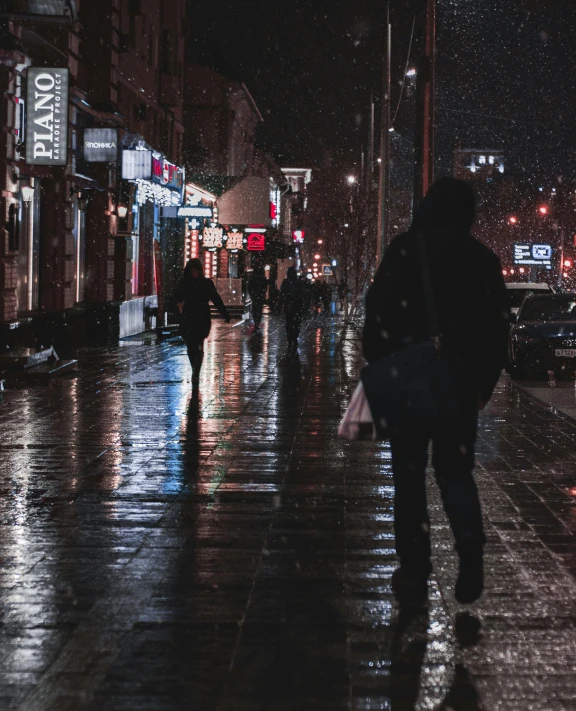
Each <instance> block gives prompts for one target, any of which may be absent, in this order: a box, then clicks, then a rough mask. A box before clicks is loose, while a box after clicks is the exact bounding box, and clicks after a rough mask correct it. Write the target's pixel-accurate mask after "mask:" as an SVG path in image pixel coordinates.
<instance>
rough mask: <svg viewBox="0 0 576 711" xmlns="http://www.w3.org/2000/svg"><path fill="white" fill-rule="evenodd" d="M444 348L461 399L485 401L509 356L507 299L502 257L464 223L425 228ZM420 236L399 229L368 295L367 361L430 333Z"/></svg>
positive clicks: (468, 403) (471, 404)
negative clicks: (470, 231)
mask: <svg viewBox="0 0 576 711" xmlns="http://www.w3.org/2000/svg"><path fill="white" fill-rule="evenodd" d="M424 234H425V244H426V255H427V260H428V265H429V270H430V276H431V281H432V289H433V292H434V296H435V300H436V309H437V312H438V319H439V322H440V331H441V345H442V353H443V355H444V357H445V358H446V359H447V360H448V362H449V363H450V365H451V369H452V372H453V375H454V378H455V380H456V383H457V385H458V388H459V392H460V396H461V400H462V403H463V405H465V406H466V407H467V408H472V409H475V408H477V407H478V403H479V401H483V402H487V401H488V400H489V399H490V397H491V395H492V392H493V390H494V387H495V385H496V383H497V381H498V378H499V377H500V373H501V371H502V368H503V366H504V363H505V359H506V344H507V336H508V320H509V313H508V306H507V300H506V287H505V284H504V280H503V278H502V270H501V267H500V262H499V260H498V257H497V256H496V255H495V254H494V253H493V252H492V251H491V250H490V249H488V247H486V246H484V245H483V244H481V243H480V242H478V241H477V240H476V239H474V238H473V237H471V236H470V234H469V233H468V231H467V230H466V229H464V228H461V227H460V228H459V227H455V226H452V227H448V226H447V227H444V228H437V229H435V230H431V231H428V232H425V233H424ZM420 254H421V250H420V248H419V243H418V236H417V234H416V233H415V232H407V233H405V234H402V235H399V236H398V237H396V238H395V239H394V240H393V241H392V243H391V244H390V246H389V247H388V249H387V250H386V252H385V254H384V258H383V260H382V263H381V265H380V267H379V269H378V271H377V273H376V276H375V279H374V283H373V284H372V286H371V287H370V289H369V291H368V294H367V297H366V324H365V327H364V355H365V357H366V359H367V360H368V362H371V361H374V360H377V359H378V358H380V357H382V356H384V355H388V354H390V353H392V352H394V351H396V350H398V349H400V348H402V347H403V346H405V345H407V344H409V343H412V342H418V341H421V340H425V339H426V338H427V337H428V336H429V335H430V333H429V327H428V318H427V315H426V308H425V300H424V287H423V283H422V270H421V267H420V266H419V265H420V264H421V261H420V256H419V255H420Z"/></svg>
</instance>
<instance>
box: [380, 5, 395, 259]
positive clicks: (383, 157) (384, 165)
mask: <svg viewBox="0 0 576 711" xmlns="http://www.w3.org/2000/svg"><path fill="white" fill-rule="evenodd" d="M391 66H392V25H391V24H390V2H388V7H387V11H386V48H385V53H384V67H383V72H382V74H383V77H382V79H383V81H382V120H381V131H380V187H379V194H378V236H377V243H376V259H377V263H378V264H380V262H381V260H382V255H383V253H384V248H385V247H386V245H387V242H388V234H389V231H390V230H389V222H390V128H391V126H390V103H391V102H390V99H391V96H390V91H391V71H392V69H391Z"/></svg>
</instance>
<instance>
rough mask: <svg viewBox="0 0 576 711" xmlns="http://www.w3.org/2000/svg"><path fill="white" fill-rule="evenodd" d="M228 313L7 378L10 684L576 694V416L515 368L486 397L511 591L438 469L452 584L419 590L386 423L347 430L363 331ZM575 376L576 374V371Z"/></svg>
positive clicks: (190, 692)
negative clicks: (464, 535) (292, 331)
mask: <svg viewBox="0 0 576 711" xmlns="http://www.w3.org/2000/svg"><path fill="white" fill-rule="evenodd" d="M285 347H286V344H285V337H284V333H283V330H282V328H281V326H280V324H279V323H278V322H276V321H275V320H273V319H270V318H265V321H264V326H263V334H262V337H261V338H258V337H253V336H250V335H249V333H248V332H247V330H246V328H245V327H243V326H240V327H237V328H230V327H227V326H225V325H224V324H222V323H221V322H217V324H216V326H215V328H214V331H213V335H212V338H211V340H210V342H209V344H208V346H207V354H206V360H205V366H204V369H203V373H202V380H201V395H200V396H199V397H198V398H193V397H191V384H190V370H189V364H188V361H187V358H186V354H185V349H184V346H183V345H181V344H178V343H176V344H175V343H164V344H162V345H157V344H155V343H154V341H153V340H150V341H149V340H146V339H144V340H138V339H136V340H133V341H130V342H126V343H124V344H123V345H122V347H119V348H115V349H107V350H102V351H94V352H90V353H86V354H84V355H83V356H82V357H81V359H80V368H79V371H78V373H77V374H75V375H73V376H66V377H62V378H59V379H52V380H50V381H49V382H47V383H44V384H41V383H32V384H26V383H20V384H17V383H14V382H8V384H7V390H6V392H4V393H3V394H2V398H3V399H2V400H1V401H0V453H1V459H0V487H1V497H0V563H1V564H0V661H1V664H0V709H2V710H4V709H6V710H8V709H18V710H20V711H40V710H51V709H58V711H83V710H85V709H86V710H89V711H144V710H146V711H180V710H182V711H336V710H338V709H355V710H358V711H360V710H368V709H392V711H399V710H402V711H404V710H408V709H443V710H445V711H448V710H449V709H454V710H455V711H478V710H480V709H482V710H483V711H499V710H502V711H504V710H506V711H516V710H518V711H520V710H521V711H527V710H529V709H534V710H538V711H556V710H560V709H576V674H575V669H576V602H575V598H576V582H575V576H576V447H575V443H576V420H574V419H571V418H570V416H569V414H570V413H567V412H564V411H562V410H561V409H560V408H557V407H553V406H551V405H550V404H547V403H545V402H542V401H541V400H538V399H536V398H535V397H534V395H533V394H532V393H530V392H525V391H524V390H522V389H521V388H518V387H517V386H515V385H512V384H511V383H510V381H509V380H508V379H507V377H504V378H503V380H502V381H501V383H500V385H499V387H498V392H497V394H496V397H495V399H494V401H493V403H492V404H491V405H490V407H489V409H488V410H487V411H486V412H485V413H484V414H483V417H482V422H481V433H480V441H479V446H478V458H479V466H478V481H479V485H480V489H481V493H482V497H483V500H484V502H485V514H486V525H487V533H488V538H489V544H488V552H487V578H488V580H487V591H486V593H485V595H484V597H483V598H482V600H481V601H480V602H479V603H477V604H476V605H474V606H470V607H469V608H463V607H461V606H459V605H458V604H457V603H456V602H455V600H454V597H453V584H454V578H455V572H456V571H455V560H454V557H453V554H452V540H451V535H450V532H449V530H448V527H447V522H446V520H445V518H444V514H443V513H442V510H441V506H440V503H439V497H438V494H437V492H436V490H435V488H434V487H433V486H431V488H430V502H431V509H432V512H431V513H432V521H433V530H434V538H433V546H434V575H433V578H432V582H431V587H430V601H429V605H428V608H427V609H426V610H423V611H421V612H419V613H416V614H411V615H410V614H406V613H402V612H401V611H400V610H399V609H398V607H397V605H396V603H395V602H394V600H393V598H392V595H391V589H390V578H391V574H392V571H393V570H394V568H395V566H396V564H397V563H396V559H395V556H394V548H393V534H392V510H391V503H392V481H391V475H390V453H389V449H388V446H387V444H386V443H348V442H343V441H340V440H338V439H337V437H336V430H337V425H338V422H339V419H340V417H341V414H342V412H343V410H344V409H345V407H346V404H347V401H348V399H349V397H350V395H351V393H352V391H353V388H354V386H355V383H356V380H357V376H358V368H359V364H360V363H361V357H360V350H359V341H358V336H357V331H356V329H355V328H354V327H353V326H352V325H348V326H344V325H343V324H342V323H341V322H340V321H339V320H338V319H337V318H333V319H328V318H322V317H317V318H315V319H313V320H311V321H310V322H308V324H307V325H306V329H305V332H304V333H303V336H302V344H301V349H300V351H301V352H300V358H299V359H298V360H292V361H287V360H286V359H285V358H282V355H283V353H284V350H285ZM572 395H573V393H572Z"/></svg>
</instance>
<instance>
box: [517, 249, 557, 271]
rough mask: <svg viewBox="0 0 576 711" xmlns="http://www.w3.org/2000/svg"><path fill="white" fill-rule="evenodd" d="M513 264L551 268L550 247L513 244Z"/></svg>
mask: <svg viewBox="0 0 576 711" xmlns="http://www.w3.org/2000/svg"><path fill="white" fill-rule="evenodd" d="M514 264H524V265H527V266H533V267H546V268H547V269H550V268H551V267H552V247H551V245H549V244H515V245H514Z"/></svg>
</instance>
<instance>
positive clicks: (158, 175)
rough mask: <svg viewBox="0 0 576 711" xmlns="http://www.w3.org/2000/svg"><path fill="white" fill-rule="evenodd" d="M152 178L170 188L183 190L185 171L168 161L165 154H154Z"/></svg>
mask: <svg viewBox="0 0 576 711" xmlns="http://www.w3.org/2000/svg"><path fill="white" fill-rule="evenodd" d="M152 180H153V182H155V183H159V184H160V185H165V186H166V187H168V188H174V190H182V188H183V187H184V171H183V170H182V168H179V167H178V166H177V165H174V163H170V162H169V161H167V160H166V159H165V158H164V157H163V156H161V155H157V154H153V155H152Z"/></svg>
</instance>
